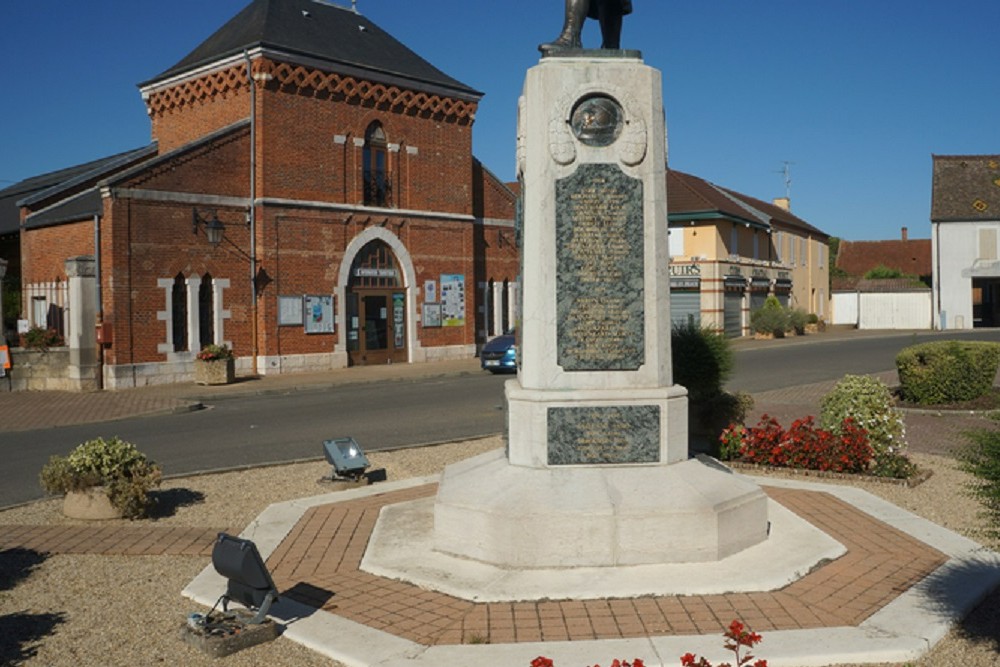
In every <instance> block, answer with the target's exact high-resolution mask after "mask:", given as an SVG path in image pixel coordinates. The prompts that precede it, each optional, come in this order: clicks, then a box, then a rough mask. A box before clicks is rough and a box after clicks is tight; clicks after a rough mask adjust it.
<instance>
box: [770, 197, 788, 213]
mask: <svg viewBox="0 0 1000 667" xmlns="http://www.w3.org/2000/svg"><path fill="white" fill-rule="evenodd" d="M771 203H772V204H774V205H775V206H777V207H778V208H780V209H782V210H785V211H789V212H790V211H791V210H792V200H791V199H789V198H788V197H778V198H776V199H772V200H771Z"/></svg>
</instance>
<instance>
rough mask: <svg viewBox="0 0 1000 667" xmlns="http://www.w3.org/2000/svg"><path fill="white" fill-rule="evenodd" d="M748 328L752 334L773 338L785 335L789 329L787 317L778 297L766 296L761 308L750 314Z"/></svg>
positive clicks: (786, 312)
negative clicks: (768, 335)
mask: <svg viewBox="0 0 1000 667" xmlns="http://www.w3.org/2000/svg"><path fill="white" fill-rule="evenodd" d="M750 328H751V329H753V332H754V333H759V334H772V335H773V336H774V337H775V338H781V337H782V336H784V335H785V332H786V331H788V330H789V328H790V322H789V315H788V311H787V310H786V309H785V307H784V306H782V305H781V302H780V301H778V297H776V296H774V295H773V294H772V295H770V296H768V297H767V300H765V301H764V305H763V306H761V307H760V308H758V309H757V310H755V311H753V312H752V313H750Z"/></svg>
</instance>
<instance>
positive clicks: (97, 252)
mask: <svg viewBox="0 0 1000 667" xmlns="http://www.w3.org/2000/svg"><path fill="white" fill-rule="evenodd" d="M94 278H95V281H94V282H95V283H96V284H95V285H94V291H95V293H96V297H97V316H96V318H95V319H96V320H97V321H96V322H95V325H96V327H97V331H98V332H100V333H103V329H102V325H103V324H104V301H103V299H102V297H101V214H100V213H95V214H94ZM103 341H104V338H103V336H100V337H99V340H97V390H98V391H101V390H102V389H104V342H103Z"/></svg>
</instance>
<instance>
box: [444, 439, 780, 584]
mask: <svg viewBox="0 0 1000 667" xmlns="http://www.w3.org/2000/svg"><path fill="white" fill-rule="evenodd" d="M767 531H768V517H767V497H766V495H765V494H764V492H763V491H762V490H761V489H760V487H759V486H757V485H756V484H754V483H753V482H751V481H750V480H748V479H746V478H745V477H742V476H740V475H736V474H733V473H732V472H731V471H730V470H729V469H727V468H725V467H724V466H722V465H720V464H718V463H717V462H715V461H713V460H712V459H708V458H701V459H692V460H688V461H683V462H681V463H674V464H671V465H648V466H575V467H569V468H567V467H559V468H526V467H519V466H513V465H510V463H509V462H508V461H507V459H506V458H505V457H504V455H503V452H490V453H487V454H483V455H481V456H477V457H474V458H471V459H468V460H466V461H461V462H459V463H456V464H453V465H451V466H448V468H446V469H445V472H444V474H443V476H442V478H441V483H440V487H439V489H438V494H437V499H436V501H435V504H434V533H433V535H434V537H433V544H434V549H435V550H437V551H439V552H442V553H445V554H450V555H454V556H459V557H463V558H470V559H473V560H476V561H480V562H484V563H489V564H491V565H496V566H499V567H509V568H547V567H579V566H591V567H595V566H596V567H603V566H619V565H641V564H655V563H697V562H711V561H717V560H721V559H723V558H726V557H727V556H731V555H733V554H735V553H738V552H739V551H742V550H743V549H746V548H747V547H750V546H753V545H755V544H758V543H760V542H762V541H763V540H765V539H766V538H767Z"/></svg>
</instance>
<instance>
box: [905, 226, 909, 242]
mask: <svg viewBox="0 0 1000 667" xmlns="http://www.w3.org/2000/svg"><path fill="white" fill-rule="evenodd" d="M909 236H910V230H908V229H907V228H906V227H903V240H904V241H906V240H908V237H909Z"/></svg>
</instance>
